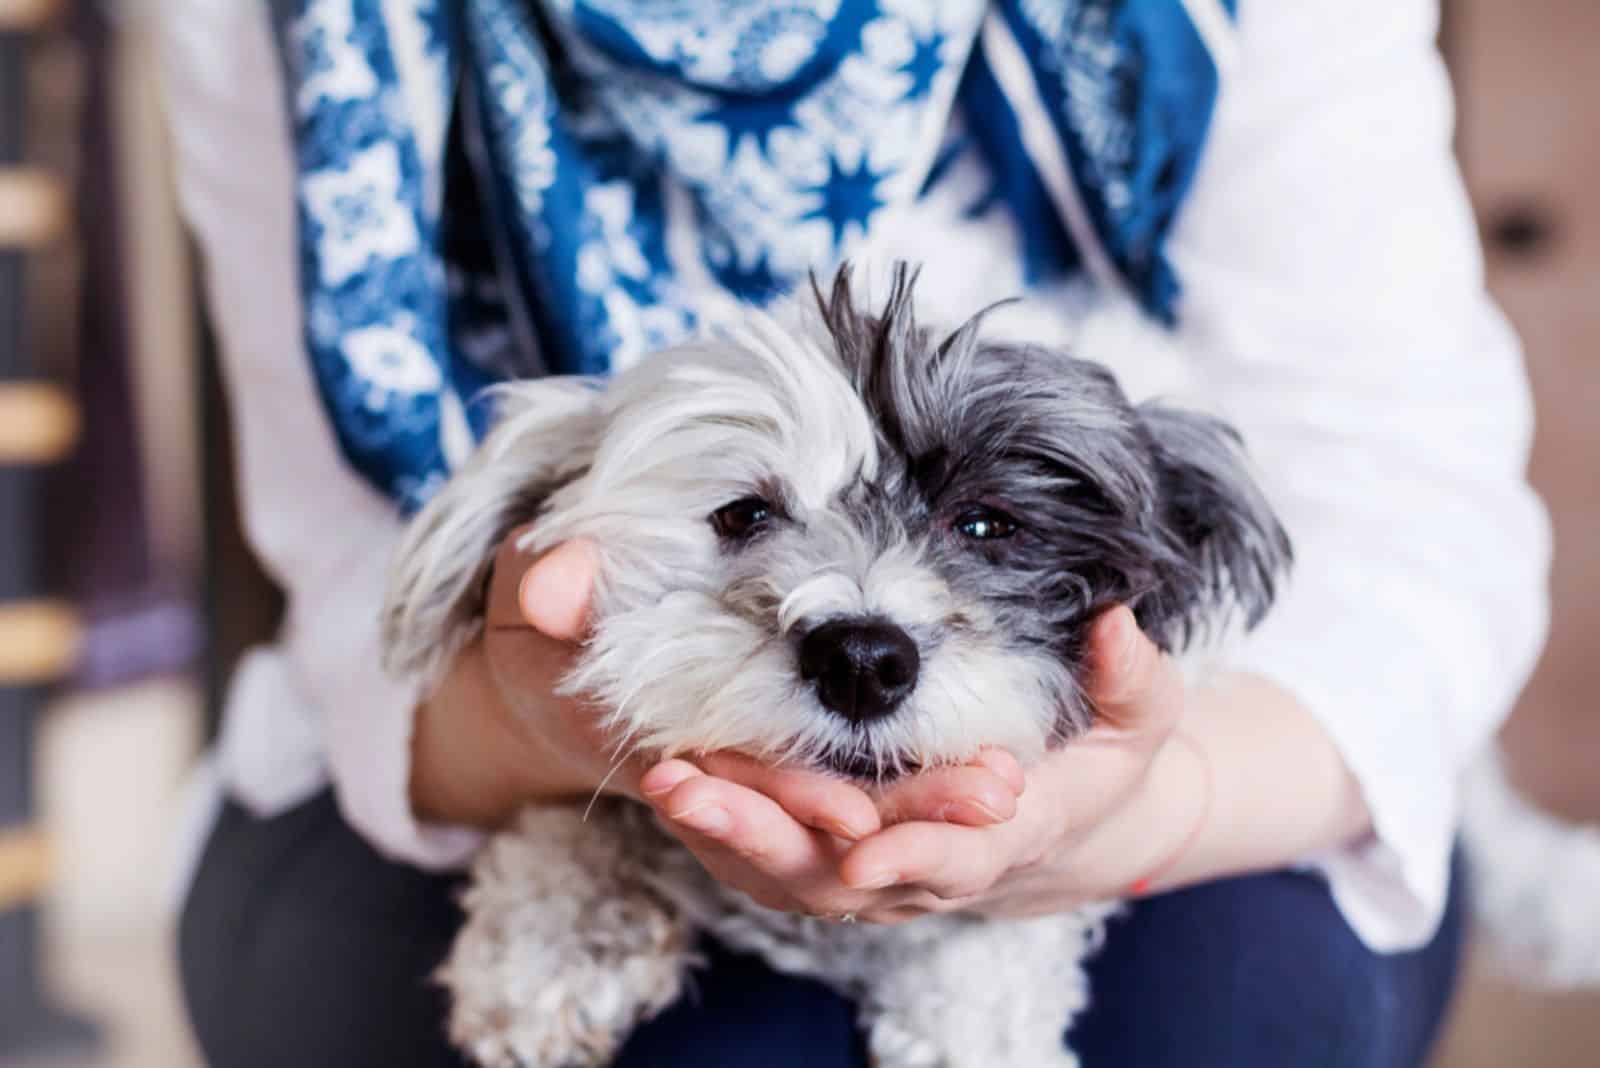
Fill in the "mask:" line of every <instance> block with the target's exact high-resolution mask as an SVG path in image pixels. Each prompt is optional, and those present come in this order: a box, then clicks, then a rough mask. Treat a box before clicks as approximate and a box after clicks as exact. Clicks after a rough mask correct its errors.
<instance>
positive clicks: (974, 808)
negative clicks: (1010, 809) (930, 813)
mask: <svg viewBox="0 0 1600 1068" xmlns="http://www.w3.org/2000/svg"><path fill="white" fill-rule="evenodd" d="M951 807H952V808H961V809H966V810H967V811H968V812H969V813H976V814H977V815H978V817H979V818H980V819H983V820H987V821H988V822H990V823H1004V822H1005V821H1006V820H1008V819H1010V818H1011V817H1010V816H1007V815H1005V814H1003V813H1002V812H1001V811H1000V810H999V809H997V808H995V807H994V806H993V805H990V804H988V803H987V802H984V801H977V800H966V801H957V802H956V803H955V804H954V805H952V806H951Z"/></svg>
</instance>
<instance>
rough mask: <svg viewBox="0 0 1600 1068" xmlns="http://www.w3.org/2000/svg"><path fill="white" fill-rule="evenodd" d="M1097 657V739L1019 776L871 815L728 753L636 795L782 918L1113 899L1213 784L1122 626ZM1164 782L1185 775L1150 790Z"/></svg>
mask: <svg viewBox="0 0 1600 1068" xmlns="http://www.w3.org/2000/svg"><path fill="white" fill-rule="evenodd" d="M1090 641H1091V658H1092V663H1093V666H1094V677H1093V680H1092V683H1091V696H1092V697H1093V699H1094V701H1095V703H1096V707H1097V708H1098V710H1099V714H1100V724H1099V725H1098V726H1096V727H1095V728H1094V729H1093V730H1092V731H1090V732H1089V733H1088V734H1087V735H1085V736H1084V737H1083V738H1081V739H1079V740H1078V741H1077V742H1074V743H1073V744H1071V745H1069V746H1067V747H1065V748H1064V749H1062V750H1061V751H1059V752H1056V753H1054V754H1052V755H1051V756H1049V757H1048V758H1046V759H1045V760H1044V761H1042V762H1041V763H1040V764H1039V765H1037V766H1036V767H1034V768H1033V769H1030V771H1029V772H1028V773H1027V774H1026V775H1025V776H1024V775H1022V774H1021V771H1020V768H1019V767H1018V765H1017V763H1016V761H1015V760H1013V759H1012V758H1011V757H1009V756H1008V755H1006V754H1004V753H1000V752H998V751H991V752H988V753H985V754H982V755H981V756H980V758H979V761H978V763H977V764H976V765H974V766H972V767H966V768H949V769H942V770H938V771H931V772H928V773H925V774H922V775H918V776H915V777H913V778H911V779H908V780H906V781H904V782H902V783H898V784H896V785H895V786H894V787H893V788H891V789H890V790H889V791H887V792H886V793H884V794H883V795H882V796H881V797H879V798H877V799H873V798H871V797H869V796H868V795H867V794H866V793H865V792H863V791H861V790H860V789H859V788H857V787H855V786H852V785H850V784H848V783H843V782H839V781H838V780H831V779H827V778H825V777H822V776H819V775H812V774H809V773H803V772H778V771H774V770H772V769H769V768H765V767H762V766H761V765H758V764H756V763H754V762H752V761H749V760H746V759H743V758H738V757H730V756H725V755H720V754H718V755H713V756H711V757H708V758H705V759H704V760H701V761H697V762H696V763H690V762H688V761H681V760H679V761H668V762H667V763H665V764H662V765H660V766H658V767H657V768H655V769H652V770H651V771H650V772H649V773H648V774H647V775H646V776H645V778H644V780H643V781H642V783H641V790H642V792H643V794H644V795H645V797H646V799H647V800H649V801H650V802H651V804H653V805H654V806H655V807H656V809H657V811H658V812H660V813H661V815H662V816H663V817H664V822H666V823H667V824H668V825H669V827H670V828H672V829H673V832H674V833H675V834H676V835H677V836H678V837H679V838H680V839H681V840H682V841H683V842H684V843H685V844H686V845H687V846H688V847H689V848H690V849H692V850H694V852H695V853H696V855H697V856H699V857H700V859H701V861H702V862H703V863H704V864H705V865H706V866H707V867H708V868H709V869H710V870H711V872H712V873H713V874H714V875H716V876H717V877H718V878H719V879H721V880H722V881H724V882H727V883H729V884H731V885H733V886H736V887H738V888H739V889H741V890H744V891H745V892H746V893H748V894H749V895H750V896H751V897H753V898H755V899H756V900H757V901H759V902H761V903H762V904H765V905H768V906H770V907H774V908H782V909H787V910H792V911H804V912H809V913H812V914H816V915H826V916H833V917H835V918H839V917H844V916H855V917H859V918H861V919H864V920H870V921H875V922H884V923H892V922H898V921H901V920H906V919H910V918H913V917H915V916H919V915H923V914H925V913H928V912H942V911H948V910H951V909H975V910H979V911H983V912H989V913H1003V914H1009V915H1018V914H1034V913H1040V912H1055V911H1061V910H1063V909H1067V908H1070V907H1072V906H1073V905H1076V904H1079V903H1081V902H1083V901H1086V900H1093V899H1097V898H1106V897H1114V896H1118V895H1120V894H1121V893H1123V892H1124V891H1125V890H1126V889H1127V888H1128V886H1129V884H1131V883H1133V882H1134V881H1135V880H1136V879H1139V878H1141V877H1142V876H1144V875H1146V874H1148V873H1150V872H1151V871H1153V870H1154V869H1155V868H1156V867H1157V866H1158V865H1159V864H1160V863H1161V861H1162V859H1163V858H1164V857H1167V856H1170V855H1172V853H1174V852H1175V851H1176V850H1178V848H1179V847H1180V846H1181V845H1182V844H1183V842H1184V840H1185V839H1186V838H1187V837H1190V836H1192V835H1193V833H1194V829H1195V826H1196V822H1197V820H1199V819H1200V818H1201V816H1202V814H1201V813H1199V812H1197V810H1196V807H1195V805H1196V803H1198V802H1199V801H1200V799H1201V798H1203V796H1204V788H1205V784H1204V782H1203V780H1202V779H1201V777H1200V776H1201V774H1203V769H1202V768H1201V767H1200V766H1199V764H1198V761H1197V759H1196V758H1195V756H1194V755H1193V750H1191V749H1189V748H1187V747H1185V746H1181V745H1180V746H1177V747H1175V748H1171V749H1169V741H1170V739H1171V738H1172V735H1173V731H1174V728H1175V727H1176V725H1177V724H1178V722H1179V719H1180V717H1181V716H1182V713H1183V706H1184V692H1183V681H1182V678H1181V676H1180V674H1179V672H1178V670H1177V667H1176V665H1175V664H1173V663H1172V662H1171V661H1170V660H1169V659H1168V658H1166V657H1164V656H1162V655H1161V654H1160V653H1159V652H1158V651H1157V650H1156V648H1155V647H1154V645H1152V644H1151V643H1150V641H1149V640H1148V639H1147V638H1145V637H1144V635H1143V634H1142V633H1140V632H1139V629H1138V626H1137V625H1136V624H1135V622H1134V620H1133V616H1132V614H1131V613H1130V612H1128V611H1127V610H1126V609H1121V608H1119V609H1115V610H1112V611H1110V612H1107V613H1106V614H1105V615H1104V616H1103V617H1102V618H1101V619H1100V620H1098V621H1097V622H1096V624H1095V628H1094V631H1093V633H1092V634H1091V637H1090ZM1157 767H1162V768H1170V769H1171V770H1172V771H1173V772H1174V773H1175V774H1174V775H1172V776H1168V775H1166V774H1163V775H1162V776H1161V777H1160V779H1159V781H1156V780H1155V777H1154V776H1153V775H1152V771H1153V770H1154V769H1156V768H1157ZM1185 793H1187V798H1186V797H1185ZM1186 800H1187V801H1188V802H1189V803H1187V804H1186V803H1185V802H1186ZM880 826H883V827H884V829H881V830H880V829H879V827H880Z"/></svg>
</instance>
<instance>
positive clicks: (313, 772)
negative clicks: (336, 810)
mask: <svg viewBox="0 0 1600 1068" xmlns="http://www.w3.org/2000/svg"><path fill="white" fill-rule="evenodd" d="M158 18H159V20H160V23H159V26H158V30H159V32H160V35H161V44H162V49H163V57H162V58H163V69H164V77H165V90H166V97H167V110H168V116H169V122H170V125H171V128H172V135H173V142H174V150H175V155H176V160H177V180H178V186H179V197H180V201H181V204H182V207H183V211H184V214H185V216H186V217H187V219H188V222H189V223H190V225H191V227H192V228H193V230H194V233H195V236H196V238H197V241H198V244H199V247H200V250H201V253H202V256H203V259H204V264H205V268H206V284H207V285H206V288H207V295H208V299H209V306H210V311H211V313H212V316H213V319H214V320H215V323H216V327H217V333H218V336H219V341H220V348H221V353H222V357H223V371H224V374H225V378H226V383H227V388H228V394H229V399H230V404H231V407H232V409H233V431H234V439H235V443H236V446H237V452H238V458H237V463H238V473H239V482H240V487H241V489H240V492H241V497H242V500H241V505H242V509H243V513H244V527H245V531H246V534H247V536H248V538H249V540H250V543H251V545H252V547H253V548H254V549H255V551H256V552H257V554H258V555H259V556H260V558H261V560H262V562H263V564H264V566H265V567H266V569H267V570H268V571H269V572H270V573H271V574H272V575H273V576H274V578H275V579H276V581H277V582H278V584H279V585H280V586H281V587H282V588H283V589H284V591H285V593H286V595H287V599H288V615H287V619H286V622H285V625H284V627H283V631H282V633H281V635H280V637H279V641H278V644H277V645H276V647H274V648H272V649H270V650H265V651H261V652H258V653H256V654H254V655H252V656H251V657H250V658H249V659H248V660H247V661H246V664H245V666H244V669H243V670H242V671H241V672H240V675H239V677H238V679H237V680H236V682H235V685H234V687H233V692H232V694H231V695H230V701H229V708H228V712H227V722H226V724H225V726H224V730H223V737H222V741H221V745H220V754H219V755H220V763H221V765H222V767H221V770H222V774H223V778H224V780H225V783H226V785H227V786H228V787H230V788H231V789H232V791H233V792H234V794H235V795H236V796H238V797H239V798H240V799H241V800H242V801H245V802H247V803H249V804H251V805H252V807H254V808H256V809H257V810H266V811H271V810H274V809H277V808H281V807H282V806H283V805H284V804H285V803H288V802H289V801H291V800H293V799H294V798H293V796H292V794H293V793H295V792H298V793H300V794H302V795H303V794H304V792H305V789H306V788H307V787H310V788H315V786H317V785H319V784H320V782H321V781H322V776H328V777H331V779H332V783H333V787H334V789H335V792H336V794H337V797H338V800H339V804H340V808H341V810H342V811H343V813H344V815H345V818H346V819H347V820H349V822H350V824H351V825H352V826H353V827H355V829H356V830H357V831H359V832H360V833H361V834H362V835H363V836H364V837H365V838H367V839H368V840H369V841H370V842H371V843H372V844H373V845H374V846H375V847H376V848H378V849H379V850H380V851H382V852H383V853H385V854H387V855H388V856H390V857H393V858H396V859H400V860H405V861H409V862H411V863H415V864H418V865H421V866H425V867H451V866H455V865H457V864H459V863H461V862H462V861H463V860H464V859H465V858H466V857H467V856H468V855H469V854H470V852H471V850H472V849H473V848H474V847H475V845H476V843H477V841H478V836H477V835H476V834H474V833H472V832H469V831H466V830H463V829H457V828H446V827H428V826H423V825H420V824H419V823H418V822H417V820H416V818H415V817H414V815H413V814H412V811H411V806H410V801H409V796H408V784H409V777H410V743H411V730H412V725H413V711H414V708H415V706H416V702H417V696H418V695H417V694H416V692H414V690H413V689H412V688H411V687H410V686H407V685H404V684H401V683H398V682H396V681H394V680H392V679H390V678H388V677H386V676H385V674H384V673H383V671H382V669H381V668H380V666H379V657H378V615H379V607H380V604H381V601H382V597H383V590H384V582H385V574H386V571H387V567H388V562H389V558H390V555H391V552H392V550H393V547H394V544H395V542H396V540H397V539H398V537H399V533H400V528H401V522H400V519H399V517H398V514H397V512H396V510H395V508H394V507H393V505H391V504H390V503H389V502H388V501H387V500H386V499H385V498H383V497H381V496H380V495H379V494H378V493H377V492H376V491H375V490H373V489H372V488H370V487H369V486H368V485H367V484H366V483H365V482H364V481H362V480H361V479H360V478H359V477H358V476H357V475H356V474H355V473H354V472H353V471H352V470H351V469H350V468H349V467H348V466H347V465H346V464H345V462H344V460H343V458H342V456H341V455H340V452H339V449H338V446H337V444H336V442H335V438H334V433H333V428H332V426H331V424H330V423H329V421H328V418H327V416H326V415H325V413H324V410H323V407H322V402H321V400H320V398H319V395H318V393H317V390H316V387H315V385H314V384H313V382H312V376H311V368H310V365H309V362H308V357H307V355H306V350H305V346H304V343H303V341H302V334H301V328H302V316H301V302H300V295H299V288H298V285H297V284H296V274H295V272H296V262H297V260H296V253H295V248H296V242H295V193H294V186H293V183H292V165H291V148H290V144H289V128H288V122H287V118H286V116H285V102H284V95H283V84H282V81H283V80H282V76H281V72H280V70H279V68H278V62H277V59H276V57H275V55H274V52H273V49H272V45H271V37H270V33H271V30H270V27H269V24H268V13H267V8H266V7H265V6H264V5H260V4H248V3H239V2H238V0H168V2H167V3H166V4H165V5H162V8H161V12H160V14H159V16H158ZM297 724H298V725H303V726H300V727H297V726H296V725H297ZM291 784H292V788H291ZM286 789H287V790H289V793H286V792H285V791H286Z"/></svg>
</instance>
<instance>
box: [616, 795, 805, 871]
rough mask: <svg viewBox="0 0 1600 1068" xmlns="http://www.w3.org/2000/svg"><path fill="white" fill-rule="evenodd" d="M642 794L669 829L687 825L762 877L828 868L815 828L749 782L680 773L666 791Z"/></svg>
mask: <svg viewBox="0 0 1600 1068" xmlns="http://www.w3.org/2000/svg"><path fill="white" fill-rule="evenodd" d="M646 778H647V779H648V778H649V776H646ZM651 785H655V784H654V783H653V782H652V783H651ZM646 796H647V798H648V799H649V800H650V802H651V804H652V805H653V806H654V807H655V809H656V811H657V812H659V813H661V814H662V816H664V817H665V819H666V822H667V825H668V827H669V829H670V828H686V829H687V830H689V831H691V832H693V833H695V834H699V835H703V836H704V837H706V838H709V839H711V840H712V841H714V842H716V843H717V844H718V845H720V846H721V847H723V848H724V849H727V850H728V851H730V852H731V853H733V854H735V855H737V856H738V857H740V858H741V859H743V860H744V861H745V862H746V863H747V864H749V865H750V866H751V867H752V868H754V869H755V870H756V872H757V873H758V874H759V875H761V876H762V877H764V878H768V879H772V880H775V881H777V882H779V883H784V884H788V883H798V882H803V881H809V880H812V879H814V878H815V877H816V876H817V874H818V873H819V872H822V871H828V870H831V868H832V865H833V857H832V856H831V855H830V853H829V851H828V850H826V849H825V848H824V847H823V844H822V842H821V841H819V840H818V837H817V835H816V834H815V832H813V831H812V830H810V829H809V828H807V827H805V826H804V825H802V824H801V823H800V822H799V821H797V820H795V819H794V817H792V816H790V815H789V814H788V813H787V812H785V811H784V810H783V808H782V807H781V806H780V805H779V804H778V803H777V802H776V801H773V800H772V799H771V798H769V797H767V796H766V795H764V794H761V793H758V792H757V791H755V790H751V789H749V788H748V787H744V786H740V785H738V784H737V783H732V782H728V781H727V780H726V779H720V778H718V777H716V776H714V775H705V774H700V775H694V776H690V777H688V778H686V779H684V780H683V781H682V782H680V783H678V784H677V785H675V786H673V787H672V788H671V789H670V790H669V791H668V792H667V793H666V794H665V795H662V796H657V797H649V795H648V794H647V795H646Z"/></svg>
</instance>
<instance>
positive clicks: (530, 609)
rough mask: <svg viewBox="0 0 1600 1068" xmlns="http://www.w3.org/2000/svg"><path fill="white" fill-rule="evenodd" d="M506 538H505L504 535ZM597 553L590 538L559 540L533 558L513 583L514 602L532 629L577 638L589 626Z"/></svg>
mask: <svg viewBox="0 0 1600 1068" xmlns="http://www.w3.org/2000/svg"><path fill="white" fill-rule="evenodd" d="M508 540H509V539H508ZM599 569H600V555H599V552H598V551H597V550H596V549H595V547H594V544H593V543H592V542H589V541H586V540H583V539H578V540H575V541H568V542H563V543H562V544H560V545H557V546H556V547H555V548H554V549H551V550H550V551H549V552H547V553H545V554H544V555H543V556H541V557H539V559H538V560H536V561H534V563H533V566H532V567H529V568H528V569H527V570H526V571H525V572H524V573H523V575H522V579H521V581H520V583H519V584H518V586H517V605H518V607H519V609H520V610H521V613H522V617H523V619H525V620H526V621H527V622H528V624H529V625H530V626H532V627H533V628H534V629H535V630H537V631H539V632H541V633H543V634H546V635H549V636H550V637H552V638H557V639H560V640H561V641H577V640H579V639H580V638H582V637H583V636H584V635H585V634H586V633H587V632H588V630H589V605H590V601H591V600H592V598H593V596H594V580H595V575H596V574H597V573H598V571H599Z"/></svg>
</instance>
